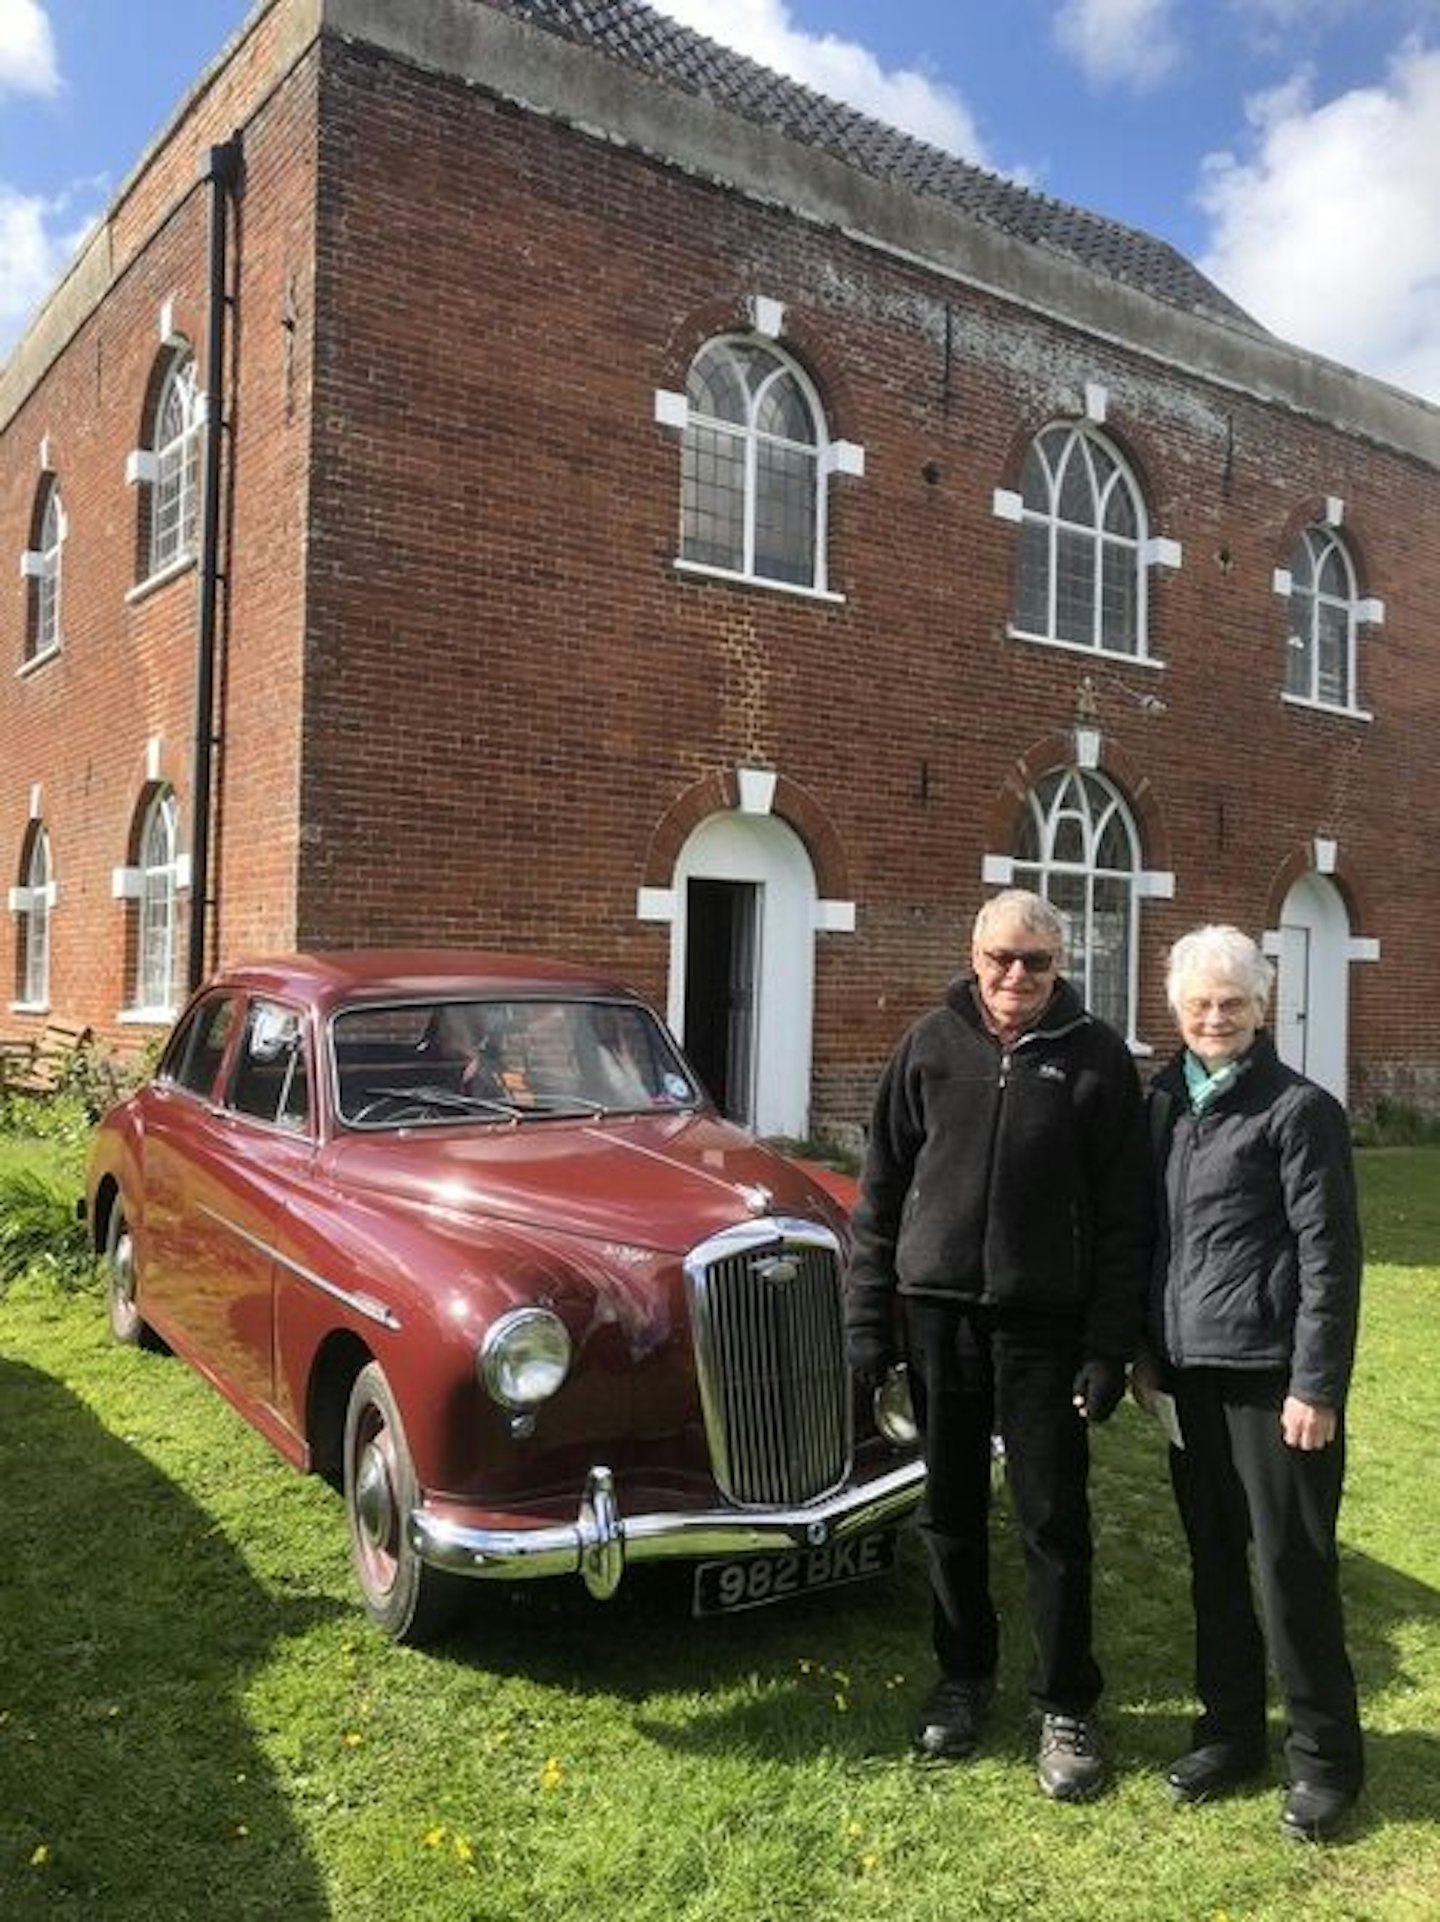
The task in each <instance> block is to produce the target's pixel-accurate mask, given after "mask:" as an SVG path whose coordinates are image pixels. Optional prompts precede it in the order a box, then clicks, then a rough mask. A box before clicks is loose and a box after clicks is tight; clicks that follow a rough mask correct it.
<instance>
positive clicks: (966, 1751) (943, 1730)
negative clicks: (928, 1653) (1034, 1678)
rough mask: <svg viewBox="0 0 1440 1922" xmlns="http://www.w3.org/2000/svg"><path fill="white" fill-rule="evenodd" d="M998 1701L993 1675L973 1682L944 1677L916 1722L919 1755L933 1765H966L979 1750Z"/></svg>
mask: <svg viewBox="0 0 1440 1922" xmlns="http://www.w3.org/2000/svg"><path fill="white" fill-rule="evenodd" d="M994 1700H995V1678H994V1676H993V1675H981V1676H977V1677H976V1678H975V1679H974V1680H973V1681H956V1680H952V1679H951V1677H949V1676H948V1675H942V1676H941V1678H940V1680H939V1681H938V1682H937V1683H936V1684H935V1686H934V1688H932V1689H931V1691H930V1693H929V1694H928V1695H927V1696H926V1698H925V1705H924V1707H923V1708H922V1709H921V1711H920V1714H919V1716H918V1718H917V1719H916V1723H915V1752H916V1754H917V1755H922V1756H924V1758H925V1759H926V1761H929V1762H963V1761H964V1759H965V1757H966V1756H967V1755H973V1754H974V1753H975V1750H976V1749H977V1748H978V1747H979V1745H980V1731H981V1729H982V1727H983V1726H984V1722H985V1717H986V1716H987V1715H988V1714H989V1712H990V1704H991V1703H992V1702H993V1701H994Z"/></svg>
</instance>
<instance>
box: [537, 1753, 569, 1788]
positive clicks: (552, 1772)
mask: <svg viewBox="0 0 1440 1922" xmlns="http://www.w3.org/2000/svg"><path fill="white" fill-rule="evenodd" d="M564 1773H565V1770H564V1768H563V1767H562V1766H561V1764H560V1763H559V1762H558V1761H557V1760H556V1758H555V1757H554V1756H553V1755H552V1756H550V1757H549V1758H548V1759H547V1761H546V1763H545V1766H544V1768H542V1769H541V1771H540V1786H541V1788H542V1789H556V1788H559V1786H560V1778H561V1777H562V1776H563V1775H564Z"/></svg>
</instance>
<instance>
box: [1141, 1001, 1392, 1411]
mask: <svg viewBox="0 0 1440 1922" xmlns="http://www.w3.org/2000/svg"><path fill="white" fill-rule="evenodd" d="M1150 1099H1151V1101H1152V1103H1157V1104H1160V1119H1161V1121H1162V1123H1163V1127H1162V1128H1159V1129H1157V1134H1161V1135H1162V1137H1163V1138H1164V1139H1165V1140H1166V1141H1168V1152H1166V1153H1165V1154H1164V1155H1163V1158H1162V1161H1161V1172H1160V1187H1161V1207H1162V1220H1161V1232H1160V1235H1159V1237H1158V1239H1157V1242H1156V1253H1155V1263H1154V1277H1153V1282H1152V1290H1151V1303H1150V1334H1151V1339H1152V1341H1153V1343H1154V1345H1155V1348H1156V1350H1157V1351H1158V1353H1159V1354H1160V1355H1161V1356H1162V1357H1163V1358H1164V1359H1165V1360H1167V1361H1168V1362H1170V1363H1171V1365H1172V1366H1176V1367H1184V1368H1254V1369H1274V1370H1280V1371H1283V1372H1284V1373H1285V1376H1286V1380H1287V1384H1288V1391H1289V1393H1290V1394H1292V1395H1296V1396H1298V1397H1299V1398H1300V1399H1301V1400H1302V1401H1308V1402H1326V1403H1329V1404H1331V1405H1332V1406H1334V1407H1338V1406H1340V1404H1341V1403H1343V1401H1344V1400H1345V1394H1346V1390H1347V1389H1348V1387H1349V1385H1350V1371H1351V1366H1352V1363H1353V1361H1354V1356H1355V1336H1356V1329H1357V1324H1358V1321H1359V1313H1360V1270H1361V1247H1360V1217H1359V1209H1358V1206H1357V1203H1356V1198H1355V1167H1354V1157H1353V1155H1352V1154H1351V1150H1350V1130H1349V1126H1348V1124H1347V1122H1346V1119H1345V1111H1344V1109H1343V1108H1342V1107H1341V1106H1340V1103H1339V1102H1338V1101H1337V1100H1336V1099H1335V1097H1334V1096H1333V1095H1331V1094H1328V1093H1327V1092H1326V1091H1325V1089H1323V1088H1320V1087H1317V1086H1316V1084H1315V1083H1314V1082H1313V1081H1307V1080H1306V1079H1305V1077H1304V1075H1301V1074H1297V1073H1296V1072H1295V1070H1294V1069H1293V1068H1289V1067H1286V1066H1285V1064H1284V1063H1283V1062H1282V1061H1281V1060H1280V1058H1279V1056H1278V1055H1277V1054H1276V1052H1275V1044H1274V1042H1273V1041H1272V1040H1271V1038H1270V1036H1269V1034H1267V1033H1266V1032H1265V1031H1264V1030H1263V1029H1262V1030H1261V1032H1260V1033H1259V1034H1258V1035H1257V1036H1256V1038H1255V1042H1254V1045H1253V1046H1252V1047H1251V1049H1250V1051H1249V1053H1248V1054H1247V1055H1246V1056H1245V1066H1244V1068H1243V1071H1242V1072H1241V1074H1240V1075H1239V1077H1238V1078H1237V1079H1236V1081H1235V1082H1234V1084H1233V1086H1231V1087H1230V1088H1229V1089H1228V1090H1227V1091H1226V1092H1225V1093H1224V1094H1222V1095H1220V1096H1219V1097H1218V1098H1217V1099H1216V1100H1215V1102H1214V1104H1213V1105H1212V1106H1211V1107H1209V1108H1207V1109H1206V1111H1205V1112H1204V1113H1203V1114H1201V1115H1195V1114H1192V1112H1191V1109H1190V1100H1189V1096H1188V1094H1187V1091H1186V1087H1185V1070H1184V1056H1183V1054H1180V1055H1177V1056H1176V1057H1175V1058H1174V1059H1173V1060H1172V1061H1171V1062H1169V1063H1168V1064H1167V1066H1166V1067H1165V1068H1164V1069H1163V1070H1162V1071H1161V1073H1160V1074H1158V1075H1157V1076H1156V1077H1155V1082H1154V1086H1153V1088H1152V1090H1151V1095H1150Z"/></svg>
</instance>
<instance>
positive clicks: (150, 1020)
mask: <svg viewBox="0 0 1440 1922" xmlns="http://www.w3.org/2000/svg"><path fill="white" fill-rule="evenodd" d="M115 1018H116V1020H117V1021H119V1022H121V1023H122V1024H123V1025H124V1026H125V1027H127V1028H139V1027H145V1028H155V1027H161V1026H166V1027H168V1026H169V1024H170V1023H171V1022H172V1021H173V1020H174V1019H175V1010H174V1009H173V1008H122V1009H121V1010H120V1012H119V1014H118V1015H117V1016H116V1017H115Z"/></svg>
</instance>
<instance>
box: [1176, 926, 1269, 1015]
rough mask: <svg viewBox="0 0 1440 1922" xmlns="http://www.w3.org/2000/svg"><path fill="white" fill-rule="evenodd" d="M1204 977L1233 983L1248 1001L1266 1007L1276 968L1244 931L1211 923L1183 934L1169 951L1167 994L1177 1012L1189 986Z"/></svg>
mask: <svg viewBox="0 0 1440 1922" xmlns="http://www.w3.org/2000/svg"><path fill="white" fill-rule="evenodd" d="M1205 976H1209V977H1210V978H1212V979H1214V980H1218V981H1233V982H1234V983H1235V986H1236V987H1237V988H1239V989H1240V990H1241V991H1242V993H1244V994H1245V995H1246V996H1247V997H1248V999H1250V1000H1251V1001H1255V1002H1258V1003H1259V1005H1260V1007H1261V1008H1263V1007H1264V1006H1265V1004H1266V1002H1267V1001H1268V1000H1269V999H1270V990H1271V988H1272V987H1273V986H1274V983H1275V967H1274V963H1273V962H1271V961H1270V960H1268V959H1267V958H1266V956H1265V955H1264V954H1262V953H1261V951H1260V948H1259V946H1258V945H1257V943H1256V942H1254V941H1252V940H1251V938H1250V936H1249V935H1248V934H1246V933H1245V931H1244V929H1243V928H1232V927H1229V926H1226V925H1223V924H1219V925H1217V924H1213V923H1212V924H1211V925H1210V926H1208V927H1203V928H1192V929H1191V930H1190V932H1189V934H1182V935H1181V937H1180V939H1179V940H1178V941H1177V942H1176V943H1175V945H1174V947H1173V948H1171V950H1170V959H1169V963H1168V965H1167V966H1166V970H1165V995H1166V999H1167V1000H1168V1001H1169V1003H1170V1007H1171V1009H1172V1011H1173V1012H1174V1013H1176V1014H1178V1013H1179V1012H1180V1003H1181V1002H1182V1001H1183V1000H1184V999H1185V994H1184V989H1185V986H1186V983H1187V982H1190V981H1196V980H1199V979H1201V978H1203V977H1205Z"/></svg>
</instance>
